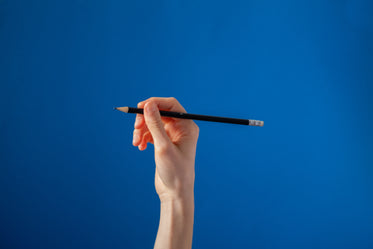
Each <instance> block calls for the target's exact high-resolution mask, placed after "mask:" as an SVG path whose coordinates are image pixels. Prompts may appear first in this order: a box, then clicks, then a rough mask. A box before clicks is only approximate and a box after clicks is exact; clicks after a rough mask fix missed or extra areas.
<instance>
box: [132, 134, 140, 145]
mask: <svg viewBox="0 0 373 249" xmlns="http://www.w3.org/2000/svg"><path fill="white" fill-rule="evenodd" d="M139 139H140V136H139V135H137V134H135V135H133V141H132V143H133V144H136V143H137V142H138V141H139Z"/></svg>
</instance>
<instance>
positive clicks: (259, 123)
mask: <svg viewBox="0 0 373 249" xmlns="http://www.w3.org/2000/svg"><path fill="white" fill-rule="evenodd" d="M249 125H251V126H263V125H264V122H263V121H260V120H249Z"/></svg>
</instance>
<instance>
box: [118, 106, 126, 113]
mask: <svg viewBox="0 0 373 249" xmlns="http://www.w3.org/2000/svg"><path fill="white" fill-rule="evenodd" d="M115 109H116V110H118V111H121V112H125V113H128V109H129V108H128V107H127V106H125V107H115Z"/></svg>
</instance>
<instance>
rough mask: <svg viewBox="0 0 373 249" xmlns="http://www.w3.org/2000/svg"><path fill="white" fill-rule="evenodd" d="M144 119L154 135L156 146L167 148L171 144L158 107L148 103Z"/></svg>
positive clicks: (145, 107)
mask: <svg viewBox="0 0 373 249" xmlns="http://www.w3.org/2000/svg"><path fill="white" fill-rule="evenodd" d="M144 118H145V123H146V126H147V127H148V129H149V131H150V133H151V134H152V137H153V140H154V145H155V146H156V147H158V148H160V147H165V146H167V144H169V143H170V142H171V140H170V138H169V137H168V135H167V132H166V130H165V129H164V127H163V125H164V124H163V122H162V119H161V114H160V113H159V110H158V106H157V105H156V104H155V103H153V102H148V103H146V104H145V106H144Z"/></svg>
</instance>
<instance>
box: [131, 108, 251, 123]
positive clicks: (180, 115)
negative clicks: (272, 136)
mask: <svg viewBox="0 0 373 249" xmlns="http://www.w3.org/2000/svg"><path fill="white" fill-rule="evenodd" d="M159 112H160V114H161V116H164V117H172V118H182V119H193V120H201V121H210V122H219V123H230V124H240V125H250V120H249V119H238V118H225V117H217V116H208V115H199V114H191V113H183V112H170V111H162V110H160V111H159ZM128 113H137V114H144V109H142V108H135V107H128Z"/></svg>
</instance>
